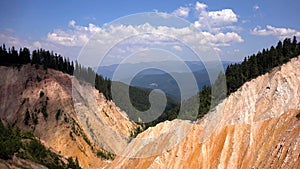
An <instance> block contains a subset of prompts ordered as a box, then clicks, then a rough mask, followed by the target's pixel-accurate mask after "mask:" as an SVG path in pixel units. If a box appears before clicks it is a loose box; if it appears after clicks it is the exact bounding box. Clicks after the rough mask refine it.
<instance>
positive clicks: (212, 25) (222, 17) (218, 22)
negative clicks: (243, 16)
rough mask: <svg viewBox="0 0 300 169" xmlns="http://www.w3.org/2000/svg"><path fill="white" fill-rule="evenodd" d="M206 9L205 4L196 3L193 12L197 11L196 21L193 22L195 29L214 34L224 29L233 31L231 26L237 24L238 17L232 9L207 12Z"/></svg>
mask: <svg viewBox="0 0 300 169" xmlns="http://www.w3.org/2000/svg"><path fill="white" fill-rule="evenodd" d="M206 8H207V5H206V4H203V3H200V2H196V5H195V10H196V11H198V20H197V21H195V22H194V26H195V27H197V28H199V29H202V30H208V31H210V32H215V33H217V32H221V31H222V30H224V29H231V30H233V29H232V28H234V29H235V26H233V24H234V23H236V22H238V15H237V14H236V13H234V11H233V10H232V9H221V10H218V11H208V10H206Z"/></svg>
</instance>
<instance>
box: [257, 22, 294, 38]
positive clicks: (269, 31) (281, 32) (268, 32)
mask: <svg viewBox="0 0 300 169" xmlns="http://www.w3.org/2000/svg"><path fill="white" fill-rule="evenodd" d="M251 33H252V34H253V35H259V36H274V37H277V38H279V39H284V38H287V37H292V36H297V37H300V32H299V31H297V30H295V29H291V28H276V27H273V26H270V25H267V27H266V29H263V28H261V27H260V26H257V27H255V28H254V29H253V30H251Z"/></svg>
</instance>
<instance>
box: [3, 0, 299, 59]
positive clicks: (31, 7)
mask: <svg viewBox="0 0 300 169" xmlns="http://www.w3.org/2000/svg"><path fill="white" fill-rule="evenodd" d="M299 7H300V1H299V0H272V1H267V0H243V1H238V0H214V1H209V0H202V1H192V0H178V1H161V0H160V1H159V0H152V1H146V0H143V1H142V0H127V1H117V0H110V1H92V0H90V1H75V0H74V1H59V0H52V1H46V0H45V1H38V0H28V1H21V0H19V1H16V0H2V1H1V2H0V15H1V17H0V43H5V44H7V45H8V46H11V45H14V46H16V47H21V46H22V47H23V46H26V47H29V48H30V49H36V48H39V47H43V48H45V49H49V50H53V51H55V52H58V53H61V54H62V55H64V56H68V57H70V58H72V59H76V58H77V57H78V55H79V52H80V51H81V50H82V47H83V46H84V44H85V43H86V41H87V39H88V38H89V37H90V36H92V35H93V34H94V33H95V32H97V33H99V32H103V31H104V32H105V36H111V37H112V38H114V36H115V35H114V34H113V32H112V30H118V31H120V34H122V33H123V34H126V32H128V31H129V29H131V27H130V28H129V27H128V25H127V27H125V28H124V30H119V29H110V30H107V29H104V28H103V25H105V24H108V23H111V22H113V21H114V20H116V19H118V18H120V17H124V16H127V15H131V14H135V13H142V12H156V13H160V14H162V15H163V14H173V15H176V16H178V17H181V18H183V19H185V20H187V21H188V22H190V23H191V25H193V26H195V27H197V28H198V29H200V32H203V35H204V36H205V37H206V38H207V41H206V43H209V44H210V45H211V46H212V48H213V49H214V50H215V51H216V52H217V53H218V55H219V56H220V57H221V59H222V60H231V61H240V60H242V59H243V58H244V57H245V56H248V55H251V54H253V53H256V52H257V51H259V50H261V49H262V48H268V47H270V45H275V44H276V43H277V41H278V40H282V39H283V38H284V37H292V36H293V35H296V36H297V37H298V39H299V40H300V20H299V14H298V13H299ZM138 26H139V25H134V24H133V29H135V30H137V29H139V28H138ZM156 26H157V25H156ZM150 27H151V29H155V28H153V27H155V26H153V25H151V24H150ZM169 27H170V28H171V27H172V26H169ZM155 31H161V30H160V29H158V28H157V29H155ZM178 32H179V33H178ZM172 33H173V34H176V37H180V38H187V37H184V36H183V35H182V32H180V31H174V32H172ZM177 33H178V36H177ZM196 43H197V41H196V40H195V41H193V44H192V45H196V46H197V44H196ZM125 45H126V44H125ZM125 45H124V44H123V45H122V47H124V46H125ZM173 47H174V49H177V51H182V49H180V48H181V47H182V46H178V45H174V46H173ZM166 49H167V48H166ZM119 54H120V53H119ZM126 54H128V51H127V53H126ZM116 55H117V54H116ZM112 63H113V61H111V62H108V63H107V64H112Z"/></svg>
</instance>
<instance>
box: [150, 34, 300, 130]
mask: <svg viewBox="0 0 300 169" xmlns="http://www.w3.org/2000/svg"><path fill="white" fill-rule="evenodd" d="M299 55H300V42H299V43H298V42H297V39H296V37H295V36H294V37H293V39H292V40H291V39H290V38H286V39H284V40H283V42H282V41H279V42H278V43H277V45H276V46H275V47H274V46H271V48H269V49H263V50H262V51H259V52H258V53H257V54H253V55H251V56H248V57H245V58H244V60H243V62H241V63H235V64H231V65H229V66H228V67H227V68H226V71H225V74H223V73H220V74H219V76H218V78H217V79H216V81H215V82H214V83H213V84H212V86H204V87H203V88H202V90H201V91H200V92H199V93H198V94H197V95H198V97H199V99H200V104H199V109H198V115H197V118H198V119H199V118H202V117H203V116H204V115H205V114H207V113H208V112H209V111H210V109H211V108H213V107H214V106H216V105H217V104H218V103H219V102H220V101H221V100H223V99H225V98H226V96H228V95H230V94H231V93H233V92H235V91H236V90H237V89H238V88H240V87H241V86H242V85H243V84H244V83H245V82H247V81H250V80H252V79H254V78H256V77H258V76H260V75H262V74H265V73H267V72H269V71H271V70H272V69H273V68H274V67H277V66H280V65H282V64H284V63H287V62H288V61H289V60H290V59H291V58H294V57H297V56H299ZM225 78H226V79H225ZM224 80H226V86H225V83H223V82H224ZM212 89H213V90H214V91H215V93H216V94H214V96H212ZM218 94H219V95H218ZM179 110H180V106H179V105H178V106H176V107H175V108H173V109H171V110H168V111H166V112H164V113H163V114H162V115H161V116H160V117H159V118H158V119H156V120H155V121H153V122H150V123H147V124H146V125H145V126H146V127H145V128H148V127H152V126H155V125H156V124H158V123H160V122H163V121H166V120H173V119H176V118H177V117H178V112H179Z"/></svg>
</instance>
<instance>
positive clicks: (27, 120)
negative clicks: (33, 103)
mask: <svg viewBox="0 0 300 169" xmlns="http://www.w3.org/2000/svg"><path fill="white" fill-rule="evenodd" d="M29 120H30V113H29V111H28V109H26V112H25V118H24V124H25V125H28V124H29Z"/></svg>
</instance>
